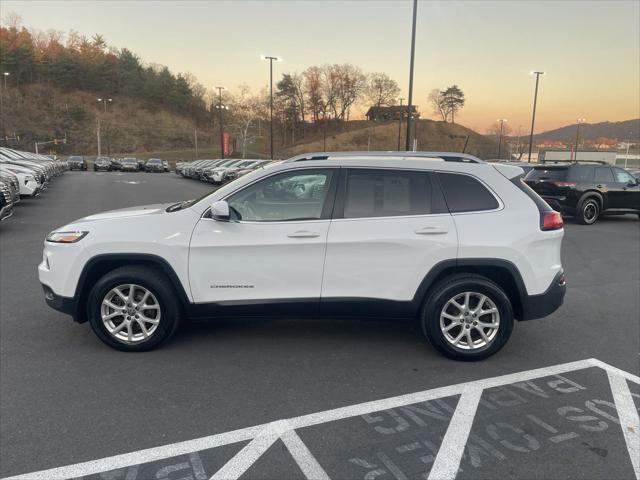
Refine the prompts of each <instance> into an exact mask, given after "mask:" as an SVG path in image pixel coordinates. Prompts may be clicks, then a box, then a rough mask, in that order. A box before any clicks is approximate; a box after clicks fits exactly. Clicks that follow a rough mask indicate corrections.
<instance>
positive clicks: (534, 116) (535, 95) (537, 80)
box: [527, 71, 544, 163]
mask: <svg viewBox="0 0 640 480" xmlns="http://www.w3.org/2000/svg"><path fill="white" fill-rule="evenodd" d="M531 75H535V76H536V89H535V92H534V94H533V114H532V115H531V134H530V135H529V158H528V160H527V161H528V162H529V163H531V149H532V148H533V126H534V125H535V123H536V105H537V103H538V82H539V81H540V75H544V72H539V71H533V72H531Z"/></svg>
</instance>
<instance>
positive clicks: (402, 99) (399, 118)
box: [398, 98, 404, 151]
mask: <svg viewBox="0 0 640 480" xmlns="http://www.w3.org/2000/svg"><path fill="white" fill-rule="evenodd" d="M403 101H404V98H401V99H400V111H399V112H398V114H399V116H398V151H400V131H401V130H402V102H403Z"/></svg>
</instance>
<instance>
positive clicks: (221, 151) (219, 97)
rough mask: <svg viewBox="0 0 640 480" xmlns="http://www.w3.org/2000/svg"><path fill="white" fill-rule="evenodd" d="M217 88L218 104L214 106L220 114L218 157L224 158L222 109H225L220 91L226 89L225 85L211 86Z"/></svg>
mask: <svg viewBox="0 0 640 480" xmlns="http://www.w3.org/2000/svg"><path fill="white" fill-rule="evenodd" d="M213 88H215V89H216V90H218V105H216V108H217V109H218V114H219V115H220V158H224V124H223V112H222V111H223V110H224V109H225V108H224V107H223V105H222V91H223V90H226V88H225V87H213Z"/></svg>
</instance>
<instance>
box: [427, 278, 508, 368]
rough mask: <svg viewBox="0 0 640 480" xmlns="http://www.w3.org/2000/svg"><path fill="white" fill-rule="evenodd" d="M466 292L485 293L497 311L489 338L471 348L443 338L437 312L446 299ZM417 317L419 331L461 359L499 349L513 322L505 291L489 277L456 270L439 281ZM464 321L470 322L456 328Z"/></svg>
mask: <svg viewBox="0 0 640 480" xmlns="http://www.w3.org/2000/svg"><path fill="white" fill-rule="evenodd" d="M465 292H477V293H479V294H481V295H486V296H487V298H488V299H490V300H491V302H493V303H494V304H495V306H496V308H497V310H498V314H499V326H498V329H497V332H496V333H495V336H494V337H493V338H492V339H491V342H490V343H488V344H487V345H484V346H479V347H477V348H474V349H464V348H459V347H456V346H454V345H453V344H452V343H450V342H449V341H448V340H447V339H446V337H445V334H444V333H443V332H442V329H441V328H440V315H441V312H442V311H443V308H444V307H445V305H446V304H447V302H448V301H449V300H450V299H452V298H454V297H455V296H456V295H459V294H461V293H465ZM420 319H421V323H422V332H423V333H424V335H425V337H426V338H427V340H429V342H430V343H431V345H433V346H434V347H435V348H436V349H437V350H438V351H439V352H440V353H442V354H443V355H445V356H447V357H449V358H452V359H454V360H463V361H476V360H483V359H485V358H488V357H490V356H491V355H493V354H494V353H496V352H498V351H499V350H500V349H501V348H502V347H503V346H504V345H505V343H506V342H507V340H508V339H509V337H510V336H511V332H512V331H513V323H514V320H513V307H512V306H511V301H510V300H509V297H508V296H507V294H506V293H505V291H504V290H503V289H502V288H501V287H500V286H499V285H497V284H496V283H495V282H493V281H491V280H490V279H488V278H486V277H483V276H481V275H475V274H455V275H452V276H450V277H447V278H445V279H443V280H441V281H440V282H438V284H437V285H436V286H435V288H434V289H433V290H432V292H431V294H430V295H429V297H428V298H427V299H426V301H425V303H424V305H423V308H422V312H421V318H420ZM463 325H464V326H465V328H466V327H467V326H469V325H465V324H461V326H460V327H455V328H459V329H460V330H458V331H461V330H462V328H463ZM471 328H473V327H471ZM453 331H454V332H455V330H453ZM474 335H478V333H477V332H476V333H474Z"/></svg>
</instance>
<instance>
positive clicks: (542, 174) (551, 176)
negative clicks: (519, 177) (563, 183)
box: [525, 167, 569, 180]
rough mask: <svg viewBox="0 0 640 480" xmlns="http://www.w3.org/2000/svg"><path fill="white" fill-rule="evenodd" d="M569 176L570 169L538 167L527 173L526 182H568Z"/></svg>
mask: <svg viewBox="0 0 640 480" xmlns="http://www.w3.org/2000/svg"><path fill="white" fill-rule="evenodd" d="M568 174H569V169H568V168H540V167H536V168H534V169H533V170H531V171H530V172H529V173H527V176H526V177H525V180H567V176H568Z"/></svg>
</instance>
